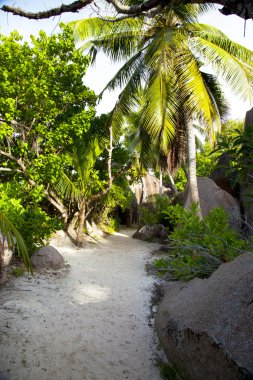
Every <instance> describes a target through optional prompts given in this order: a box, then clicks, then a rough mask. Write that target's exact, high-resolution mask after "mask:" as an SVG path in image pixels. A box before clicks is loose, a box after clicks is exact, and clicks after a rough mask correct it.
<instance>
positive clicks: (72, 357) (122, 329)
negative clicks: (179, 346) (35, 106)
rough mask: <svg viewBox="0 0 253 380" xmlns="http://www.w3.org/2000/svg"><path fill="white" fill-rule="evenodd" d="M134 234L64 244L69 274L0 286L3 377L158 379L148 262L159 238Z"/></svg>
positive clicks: (28, 379) (0, 367) (14, 379)
mask: <svg viewBox="0 0 253 380" xmlns="http://www.w3.org/2000/svg"><path fill="white" fill-rule="evenodd" d="M131 234H132V231H128V232H127V231H124V232H122V233H121V234H116V235H113V236H111V237H109V238H108V239H107V240H106V241H104V242H103V244H100V245H99V246H96V247H95V248H92V249H90V248H89V249H81V250H77V249H76V248H73V247H71V246H67V247H66V246H65V247H61V248H59V247H58V249H59V251H60V252H61V253H62V254H63V255H64V257H65V258H66V260H67V261H68V262H69V264H70V265H71V267H70V269H69V270H68V273H67V274H66V273H64V274H63V273H58V274H56V273H55V275H52V274H48V273H47V274H46V273H45V274H40V275H38V274H37V275H36V276H35V278H34V279H33V278H31V277H30V278H29V277H22V278H18V279H15V281H14V282H13V284H7V285H6V286H5V287H4V288H3V289H2V290H1V291H0V315H1V317H0V374H1V375H2V377H1V376H0V379H3V378H4V379H9V380H79V379H80V380H81V379H85V380H123V379H129V380H158V379H160V376H159V370H158V369H157V368H156V367H155V366H154V360H153V359H154V354H155V351H156V350H157V347H156V345H155V342H154V333H153V330H152V327H150V326H149V325H148V319H147V314H148V312H149V299H150V290H151V287H152V284H153V282H154V279H153V278H152V277H148V276H147V275H146V273H145V269H144V265H145V262H146V260H147V257H148V255H149V253H150V252H151V251H152V250H153V249H154V248H156V247H157V245H156V244H150V243H145V242H141V241H138V240H134V239H132V238H131V237H129V236H131ZM15 289H16V290H15Z"/></svg>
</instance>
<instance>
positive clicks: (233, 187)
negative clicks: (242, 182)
mask: <svg viewBox="0 0 253 380" xmlns="http://www.w3.org/2000/svg"><path fill="white" fill-rule="evenodd" d="M232 169H233V168H232V167H231V158H230V155H229V154H228V153H226V152H224V153H222V155H221V156H220V157H219V161H218V163H217V166H216V168H215V169H214V171H213V172H212V173H211V175H210V176H209V178H211V179H212V180H213V181H214V182H215V183H216V185H217V186H219V187H220V188H221V189H222V190H225V191H227V192H228V193H229V194H231V195H233V197H239V194H240V189H239V185H238V183H236V171H235V170H234V171H233V170H232Z"/></svg>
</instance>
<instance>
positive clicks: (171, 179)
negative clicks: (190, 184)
mask: <svg viewBox="0 0 253 380" xmlns="http://www.w3.org/2000/svg"><path fill="white" fill-rule="evenodd" d="M168 177H169V180H170V185H171V190H172V191H173V193H174V195H176V194H178V191H177V187H176V184H175V182H174V179H173V177H172V175H171V172H170V171H169V170H168Z"/></svg>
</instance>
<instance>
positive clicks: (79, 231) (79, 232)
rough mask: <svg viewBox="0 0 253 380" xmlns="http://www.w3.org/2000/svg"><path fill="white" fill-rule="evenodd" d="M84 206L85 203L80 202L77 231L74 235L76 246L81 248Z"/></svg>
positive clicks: (83, 201) (82, 242)
mask: <svg viewBox="0 0 253 380" xmlns="http://www.w3.org/2000/svg"><path fill="white" fill-rule="evenodd" d="M85 206H86V201H85V200H82V201H81V202H80V208H79V214H78V229H77V235H76V245H77V246H78V247H82V246H83V244H84V232H83V229H84V223H85Z"/></svg>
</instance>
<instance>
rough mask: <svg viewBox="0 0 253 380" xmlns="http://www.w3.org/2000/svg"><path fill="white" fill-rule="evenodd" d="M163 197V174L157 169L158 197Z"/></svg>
mask: <svg viewBox="0 0 253 380" xmlns="http://www.w3.org/2000/svg"><path fill="white" fill-rule="evenodd" d="M162 195H163V172H162V169H161V168H159V196H160V197H161V196H162Z"/></svg>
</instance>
